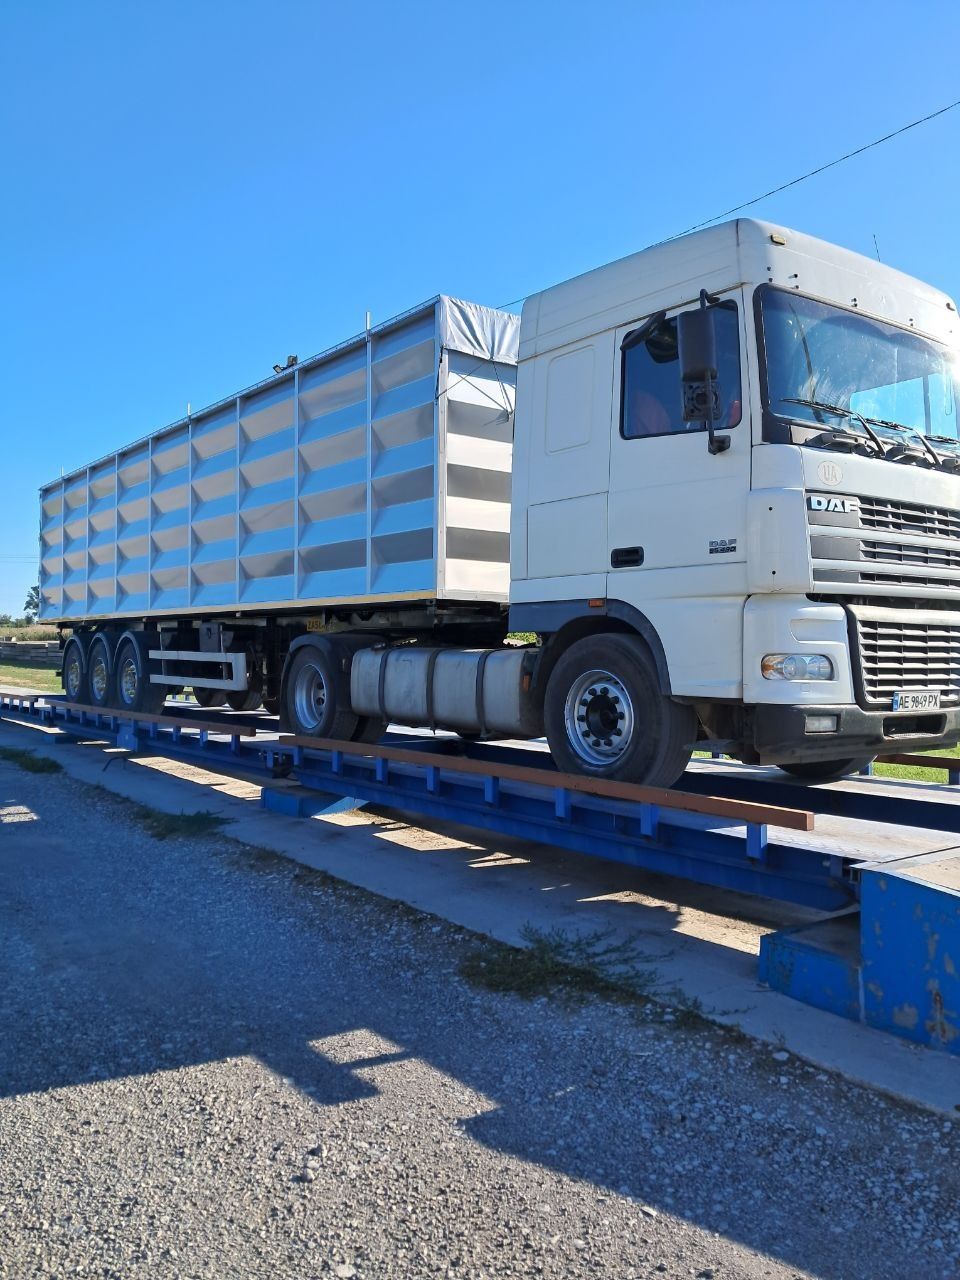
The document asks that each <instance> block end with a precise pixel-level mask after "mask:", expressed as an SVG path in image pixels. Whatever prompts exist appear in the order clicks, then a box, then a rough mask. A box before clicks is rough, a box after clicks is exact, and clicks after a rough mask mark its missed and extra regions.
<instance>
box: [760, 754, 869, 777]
mask: <svg viewBox="0 0 960 1280" xmlns="http://www.w3.org/2000/svg"><path fill="white" fill-rule="evenodd" d="M876 758H877V757H876V756H851V757H850V758H849V759H846V760H806V761H802V762H800V763H798V764H778V765H777V768H778V769H782V770H783V772H784V773H789V774H790V776H791V777H793V778H798V779H799V780H800V781H801V782H836V781H837V780H838V778H847V777H849V776H850V774H851V773H859V772H860V770H861V769H865V768H866V767H867V765H868V764H873V762H874V760H876Z"/></svg>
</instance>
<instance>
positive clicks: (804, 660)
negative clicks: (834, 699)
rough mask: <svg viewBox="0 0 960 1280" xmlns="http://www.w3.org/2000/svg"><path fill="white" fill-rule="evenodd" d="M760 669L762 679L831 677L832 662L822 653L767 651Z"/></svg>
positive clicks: (817, 678)
mask: <svg viewBox="0 0 960 1280" xmlns="http://www.w3.org/2000/svg"><path fill="white" fill-rule="evenodd" d="M760 670H761V671H762V672H763V678H764V680H832V679H833V663H832V662H831V661H830V659H829V658H827V657H825V656H824V655H823V654H822V653H768V654H767V655H766V657H765V658H764V659H763V661H762V662H761V663H760Z"/></svg>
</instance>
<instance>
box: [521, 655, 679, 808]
mask: <svg viewBox="0 0 960 1280" xmlns="http://www.w3.org/2000/svg"><path fill="white" fill-rule="evenodd" d="M544 725H545V729H546V734H547V742H548V743H549V746H550V753H551V755H552V756H553V758H554V761H555V762H556V765H557V768H558V769H560V770H561V771H562V772H565V773H580V774H586V775H587V776H588V777H592V778H606V779H608V780H610V781H615V782H636V783H641V784H642V785H644V786H649V787H672V786H673V785H674V783H676V782H677V780H678V779H679V778H680V777H681V776H682V774H683V771H684V769H685V768H686V767H687V764H688V763H689V761H690V756H691V754H692V752H693V744H694V742H695V741H696V737H697V716H696V712H695V711H694V709H693V708H692V707H687V706H683V705H682V704H681V703H679V702H675V701H674V700H673V699H672V698H668V697H665V696H664V695H663V694H662V693H661V692H660V682H659V680H658V678H657V672H656V668H655V667H654V664H653V658H652V657H651V655H650V651H649V649H648V648H647V646H646V645H645V644H644V643H643V641H642V640H641V639H640V638H639V637H638V636H634V635H627V634H620V633H614V634H610V635H600V636H587V637H585V638H584V639H583V640H578V641H577V642H576V643H575V644H572V645H571V646H570V648H569V649H568V650H567V651H566V652H565V653H564V654H563V655H562V656H561V657H560V659H559V660H558V662H557V664H556V666H555V667H554V669H553V671H552V673H551V675H550V679H549V680H548V682H547V689H546V697H545V701H544ZM621 739H622V741H621Z"/></svg>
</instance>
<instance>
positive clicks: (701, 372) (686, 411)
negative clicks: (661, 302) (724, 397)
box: [677, 307, 720, 422]
mask: <svg viewBox="0 0 960 1280" xmlns="http://www.w3.org/2000/svg"><path fill="white" fill-rule="evenodd" d="M715 314H716V313H715V312H714V310H713V308H712V307H701V308H700V309H699V310H698V311H681V313H680V314H679V315H678V316H677V348H678V350H677V354H678V356H679V360H680V381H681V383H682V386H683V420H684V422H715V421H716V420H717V418H719V417H720V389H719V386H718V384H717V329H716V324H715V322H714V317H715Z"/></svg>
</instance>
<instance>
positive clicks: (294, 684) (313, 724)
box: [283, 640, 360, 742]
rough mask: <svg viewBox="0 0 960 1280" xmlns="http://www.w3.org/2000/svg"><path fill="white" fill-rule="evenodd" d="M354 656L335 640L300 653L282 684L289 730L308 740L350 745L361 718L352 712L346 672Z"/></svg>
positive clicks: (319, 643) (318, 643) (284, 709)
mask: <svg viewBox="0 0 960 1280" xmlns="http://www.w3.org/2000/svg"><path fill="white" fill-rule="evenodd" d="M351 656H352V653H351V651H350V650H349V649H348V648H347V646H341V645H340V644H338V643H337V642H336V641H335V640H322V641H318V642H317V643H316V644H308V645H304V646H303V648H301V649H297V651H296V652H295V653H294V655H293V657H292V658H291V660H290V665H289V667H288V668H287V673H286V677H285V679H284V682H283V712H284V718H285V721H286V723H287V724H288V725H289V727H290V730H291V731H292V732H293V733H295V734H299V735H301V736H302V737H306V738H334V739H336V740H337V741H339V742H349V741H350V740H351V739H352V738H353V736H354V734H355V733H356V732H357V728H358V725H359V723H360V721H359V717H358V716H356V715H354V713H353V711H352V710H351V709H350V677H349V673H348V672H346V671H345V670H344V667H345V665H348V664H347V662H346V659H347V658H349V657H351Z"/></svg>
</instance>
